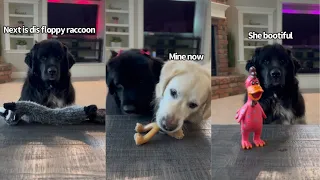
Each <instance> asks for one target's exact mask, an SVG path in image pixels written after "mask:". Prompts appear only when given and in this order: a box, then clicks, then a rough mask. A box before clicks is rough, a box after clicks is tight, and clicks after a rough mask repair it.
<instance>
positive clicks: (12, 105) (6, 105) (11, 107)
mask: <svg viewBox="0 0 320 180" xmlns="http://www.w3.org/2000/svg"><path fill="white" fill-rule="evenodd" d="M3 107H4V108H5V109H7V110H11V111H15V110H16V107H17V105H16V103H15V102H11V103H4V104H3Z"/></svg>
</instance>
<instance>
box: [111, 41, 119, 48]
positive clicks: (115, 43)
mask: <svg viewBox="0 0 320 180" xmlns="http://www.w3.org/2000/svg"><path fill="white" fill-rule="evenodd" d="M111 47H121V42H111Z"/></svg>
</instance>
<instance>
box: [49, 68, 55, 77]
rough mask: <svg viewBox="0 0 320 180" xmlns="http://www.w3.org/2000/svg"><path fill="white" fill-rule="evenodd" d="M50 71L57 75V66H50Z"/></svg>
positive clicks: (51, 73)
mask: <svg viewBox="0 0 320 180" xmlns="http://www.w3.org/2000/svg"><path fill="white" fill-rule="evenodd" d="M48 73H49V74H50V75H51V76H53V75H56V74H57V68H55V67H50V68H48Z"/></svg>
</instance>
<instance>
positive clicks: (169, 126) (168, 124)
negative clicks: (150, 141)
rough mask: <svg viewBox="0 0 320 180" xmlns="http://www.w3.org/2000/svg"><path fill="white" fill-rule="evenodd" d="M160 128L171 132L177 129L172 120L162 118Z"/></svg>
mask: <svg viewBox="0 0 320 180" xmlns="http://www.w3.org/2000/svg"><path fill="white" fill-rule="evenodd" d="M161 127H162V129H164V130H166V131H173V130H175V129H176V128H177V127H178V124H177V123H176V121H175V120H174V118H171V117H169V118H162V120H161Z"/></svg>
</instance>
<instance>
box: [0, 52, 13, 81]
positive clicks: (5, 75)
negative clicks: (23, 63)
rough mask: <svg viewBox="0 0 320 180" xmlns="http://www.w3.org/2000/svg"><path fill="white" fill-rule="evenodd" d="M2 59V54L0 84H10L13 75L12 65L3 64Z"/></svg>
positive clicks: (0, 58) (0, 59)
mask: <svg viewBox="0 0 320 180" xmlns="http://www.w3.org/2000/svg"><path fill="white" fill-rule="evenodd" d="M0 48H1V47H0ZM0 51H1V50H0ZM2 58H3V57H1V54H0V84H2V83H6V82H10V81H11V74H12V66H11V64H8V63H5V62H3V59H2Z"/></svg>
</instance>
